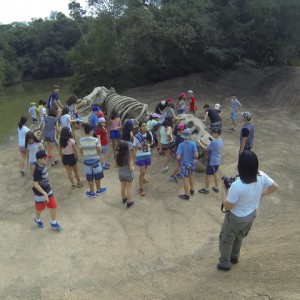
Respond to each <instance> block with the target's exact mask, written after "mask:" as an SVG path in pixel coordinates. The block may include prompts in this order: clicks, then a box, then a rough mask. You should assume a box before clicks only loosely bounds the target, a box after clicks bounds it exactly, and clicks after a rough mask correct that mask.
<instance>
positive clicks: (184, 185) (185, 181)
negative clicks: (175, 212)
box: [183, 177, 190, 196]
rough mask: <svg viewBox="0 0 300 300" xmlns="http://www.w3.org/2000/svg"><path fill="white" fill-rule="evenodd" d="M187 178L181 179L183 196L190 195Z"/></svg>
mask: <svg viewBox="0 0 300 300" xmlns="http://www.w3.org/2000/svg"><path fill="white" fill-rule="evenodd" d="M189 187H190V185H189V177H188V178H186V177H185V178H183V188H184V193H185V195H187V196H189V195H190V189H189Z"/></svg>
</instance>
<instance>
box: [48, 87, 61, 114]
mask: <svg viewBox="0 0 300 300" xmlns="http://www.w3.org/2000/svg"><path fill="white" fill-rule="evenodd" d="M58 91H59V86H58V85H53V91H52V92H51V94H50V96H49V99H48V104H47V108H48V109H49V108H50V107H51V106H54V107H55V109H56V110H58V109H59V108H63V107H64V106H63V105H62V104H61V102H60V100H59V96H58Z"/></svg>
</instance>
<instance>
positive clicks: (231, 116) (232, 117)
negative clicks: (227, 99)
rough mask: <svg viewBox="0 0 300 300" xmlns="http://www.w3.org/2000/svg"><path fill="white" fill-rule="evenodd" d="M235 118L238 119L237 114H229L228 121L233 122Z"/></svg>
mask: <svg viewBox="0 0 300 300" xmlns="http://www.w3.org/2000/svg"><path fill="white" fill-rule="evenodd" d="M237 118H238V114H237V113H231V114H230V119H231V120H233V121H235V120H237Z"/></svg>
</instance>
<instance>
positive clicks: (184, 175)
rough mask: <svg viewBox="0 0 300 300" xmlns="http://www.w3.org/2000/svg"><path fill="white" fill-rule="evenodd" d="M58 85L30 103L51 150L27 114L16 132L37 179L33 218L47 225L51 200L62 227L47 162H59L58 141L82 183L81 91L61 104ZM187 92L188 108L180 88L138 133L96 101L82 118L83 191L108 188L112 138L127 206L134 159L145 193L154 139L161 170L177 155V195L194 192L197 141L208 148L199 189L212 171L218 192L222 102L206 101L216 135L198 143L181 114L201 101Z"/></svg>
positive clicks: (64, 159)
mask: <svg viewBox="0 0 300 300" xmlns="http://www.w3.org/2000/svg"><path fill="white" fill-rule="evenodd" d="M58 90H59V87H58V86H54V87H53V92H52V93H51V95H50V97H49V100H48V102H46V101H41V102H40V103H39V107H38V108H36V107H35V103H34V102H32V103H31V107H30V109H29V113H30V116H31V118H32V123H33V124H35V123H37V122H39V124H40V128H41V136H42V137H43V140H44V143H45V144H46V148H47V153H46V152H45V151H44V148H43V144H42V143H41V142H40V141H39V139H38V138H37V137H36V136H35V134H34V133H32V132H31V131H30V130H29V128H28V127H26V123H27V120H28V118H27V117H26V116H22V117H21V120H20V122H19V127H18V137H19V149H20V152H21V157H22V160H21V171H20V174H21V175H22V176H24V175H25V171H24V167H25V163H26V161H28V164H29V166H30V170H31V175H32V176H33V180H34V183H33V192H34V195H35V204H36V205H35V206H36V218H35V222H36V224H37V225H38V227H43V223H42V221H41V220H40V213H41V211H42V210H43V209H45V207H46V206H47V207H48V208H50V214H51V220H52V221H51V227H52V228H54V229H56V230H58V231H59V230H61V227H60V226H59V225H58V224H57V222H56V219H55V218H56V200H55V197H54V196H53V192H52V189H51V186H50V183H49V179H48V171H47V168H46V165H47V162H48V161H49V160H50V162H49V163H51V165H52V166H55V165H57V164H58V160H57V159H55V154H54V151H53V150H54V149H55V147H57V146H58V149H59V155H60V157H61V161H62V163H63V165H64V167H65V169H66V172H67V177H68V179H69V181H70V183H71V186H72V188H74V189H75V188H80V187H82V186H83V183H82V181H81V179H80V175H79V171H78V164H77V161H78V151H77V146H76V141H75V127H74V126H73V125H75V124H78V122H80V120H79V119H78V118H77V109H76V103H77V97H76V96H75V95H70V97H69V98H68V100H67V102H66V106H62V104H61V102H60V100H59V97H58V94H57V93H58ZM188 97H189V100H190V105H189V110H188V111H187V107H186V98H187V97H186V94H185V93H180V95H179V97H178V101H177V103H176V104H175V105H174V103H173V100H172V99H171V98H168V99H167V100H166V101H161V102H160V103H159V104H158V105H157V106H156V109H155V112H154V113H153V114H152V115H151V116H150V118H149V120H148V121H141V122H140V123H139V128H138V132H137V133H136V134H134V129H133V120H131V119H128V120H126V121H125V123H124V124H123V126H122V124H121V119H120V117H119V115H118V113H116V112H115V113H114V114H113V115H112V116H111V119H110V120H109V123H108V124H107V122H106V119H105V117H104V113H103V112H102V111H101V109H100V107H99V106H98V105H93V106H92V107H91V113H90V115H89V118H88V120H89V121H88V123H86V124H83V129H84V133H85V136H84V137H82V138H81V139H80V140H79V152H80V153H81V154H82V156H83V168H84V172H85V176H86V179H87V182H88V185H89V190H88V191H86V192H85V194H86V196H88V197H91V198H96V197H97V196H99V195H101V194H103V193H105V192H106V188H105V187H101V179H103V178H104V172H103V171H104V170H109V169H110V164H109V163H108V162H107V160H106V153H107V150H108V149H107V146H108V143H109V139H110V140H111V145H112V152H113V157H114V159H115V166H116V167H118V173H119V180H120V182H121V196H122V203H124V204H126V206H127V207H128V208H129V207H131V206H132V205H133V204H134V201H133V199H132V182H133V179H134V164H135V165H136V166H137V167H138V168H139V179H138V183H139V194H140V195H141V196H145V195H146V191H145V188H144V185H145V184H147V183H148V182H149V180H148V179H147V178H146V176H145V175H146V172H147V168H148V167H149V166H150V165H151V163H152V154H151V149H152V148H153V147H154V146H155V145H156V146H157V149H158V150H159V153H160V154H162V155H163V160H164V161H163V168H162V172H163V173H166V172H168V170H169V166H168V164H169V162H170V160H171V159H172V158H173V157H174V156H175V157H176V159H177V161H178V163H177V164H176V167H175V168H174V169H173V171H172V173H171V175H170V177H169V180H170V181H172V182H175V183H178V180H179V179H182V181H183V186H184V194H181V195H178V197H179V198H180V199H183V200H188V199H189V198H190V196H193V195H194V179H193V172H194V170H195V167H196V163H195V159H197V157H198V152H199V151H198V146H200V147H201V148H202V149H203V150H204V151H208V164H207V169H206V180H205V187H204V188H202V189H200V190H198V192H199V193H202V194H208V193H209V186H210V181H211V177H214V181H215V185H214V187H213V191H214V192H219V178H218V172H217V171H218V168H219V165H220V163H221V152H222V148H223V141H222V139H221V138H220V135H221V126H222V122H221V117H220V116H221V111H220V105H219V104H216V105H215V108H214V109H210V108H209V106H204V109H205V116H204V121H206V119H207V117H208V118H210V120H211V126H210V130H211V135H212V137H213V140H212V141H211V142H210V143H209V144H208V145H207V144H205V143H204V142H203V141H201V140H199V141H197V142H198V145H197V144H196V142H194V141H192V140H191V137H192V134H193V133H192V131H191V130H190V129H189V128H187V127H186V125H185V124H184V123H183V122H181V121H180V118H179V117H178V115H181V114H184V113H186V112H188V113H193V114H195V112H196V110H197V105H196V100H195V96H194V95H193V91H191V90H189V91H188ZM232 101H233V103H234V104H232V106H234V107H235V109H237V108H236V106H237V105H238V104H237V102H236V101H235V100H234V99H233V100H232ZM239 103H240V102H239ZM46 105H47V107H48V111H47V110H46ZM34 107H35V108H36V109H34ZM175 111H176V112H175ZM232 116H233V115H232ZM233 117H234V118H235V120H236V117H237V116H235V115H234V116H233ZM175 123H177V125H176V126H175V125H174V124H175ZM73 174H74V176H73ZM74 177H75V179H74Z"/></svg>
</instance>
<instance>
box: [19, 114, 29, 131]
mask: <svg viewBox="0 0 300 300" xmlns="http://www.w3.org/2000/svg"><path fill="white" fill-rule="evenodd" d="M27 120H28V117H26V116H22V117H21V119H20V122H19V124H18V126H19V129H22V127H23V126H24V125H25V124H26V122H27Z"/></svg>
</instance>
